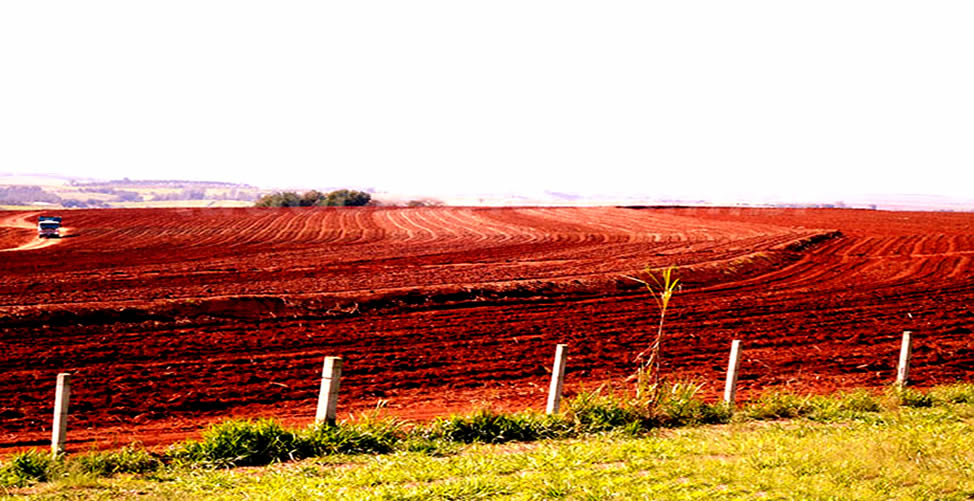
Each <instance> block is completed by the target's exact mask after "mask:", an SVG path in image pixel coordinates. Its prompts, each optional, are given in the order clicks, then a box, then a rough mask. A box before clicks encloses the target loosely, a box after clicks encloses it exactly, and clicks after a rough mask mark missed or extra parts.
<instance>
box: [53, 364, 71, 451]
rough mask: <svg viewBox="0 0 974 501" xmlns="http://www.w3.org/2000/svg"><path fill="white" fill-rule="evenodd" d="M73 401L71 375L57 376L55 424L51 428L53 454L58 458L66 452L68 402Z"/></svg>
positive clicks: (63, 373)
mask: <svg viewBox="0 0 974 501" xmlns="http://www.w3.org/2000/svg"><path fill="white" fill-rule="evenodd" d="M70 399H71V374H69V373H67V372H62V373H60V374H58V375H57V389H56V390H55V392H54V423H53V425H52V426H51V454H53V455H55V456H57V455H59V454H61V453H62V452H64V442H65V441H66V435H67V431H68V401H69V400H70Z"/></svg>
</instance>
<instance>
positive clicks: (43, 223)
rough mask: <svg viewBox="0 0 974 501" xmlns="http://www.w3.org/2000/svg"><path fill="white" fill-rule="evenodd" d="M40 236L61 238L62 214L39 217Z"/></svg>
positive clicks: (38, 234) (38, 231) (38, 230)
mask: <svg viewBox="0 0 974 501" xmlns="http://www.w3.org/2000/svg"><path fill="white" fill-rule="evenodd" d="M37 236H38V237H39V238H61V216H40V217H38V218H37Z"/></svg>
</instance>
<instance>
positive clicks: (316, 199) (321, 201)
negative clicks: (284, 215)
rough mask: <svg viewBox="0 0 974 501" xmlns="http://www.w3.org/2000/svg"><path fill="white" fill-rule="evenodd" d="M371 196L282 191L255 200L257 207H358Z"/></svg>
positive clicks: (343, 192)
mask: <svg viewBox="0 0 974 501" xmlns="http://www.w3.org/2000/svg"><path fill="white" fill-rule="evenodd" d="M371 201H372V195H370V194H368V193H366V192H364V191H356V190H335V191H332V192H329V193H322V192H320V191H318V190H311V191H308V192H305V193H304V194H303V195H298V194H297V193H295V192H293V191H282V192H277V193H271V194H270V195H264V196H262V197H260V198H259V199H258V200H257V203H256V204H255V205H256V206H257V207H359V206H363V205H368V204H369V202H371Z"/></svg>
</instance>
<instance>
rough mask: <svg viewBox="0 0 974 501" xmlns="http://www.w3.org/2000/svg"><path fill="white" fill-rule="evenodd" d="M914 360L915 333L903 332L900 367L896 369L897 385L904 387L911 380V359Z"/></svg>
mask: <svg viewBox="0 0 974 501" xmlns="http://www.w3.org/2000/svg"><path fill="white" fill-rule="evenodd" d="M911 358H913V333H912V332H910V331H903V342H902V344H900V365H899V367H898V368H897V369H896V384H897V385H899V386H903V385H905V384H906V382H907V381H908V380H909V379H910V359H911Z"/></svg>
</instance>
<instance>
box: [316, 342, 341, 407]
mask: <svg viewBox="0 0 974 501" xmlns="http://www.w3.org/2000/svg"><path fill="white" fill-rule="evenodd" d="M341 379H342V357H325V365H324V367H323V368H322V370H321V391H320V392H319V393H318V412H317V413H316V414H315V422H316V423H321V422H328V423H334V422H335V415H336V412H337V409H338V386H339V384H340V383H341Z"/></svg>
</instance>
